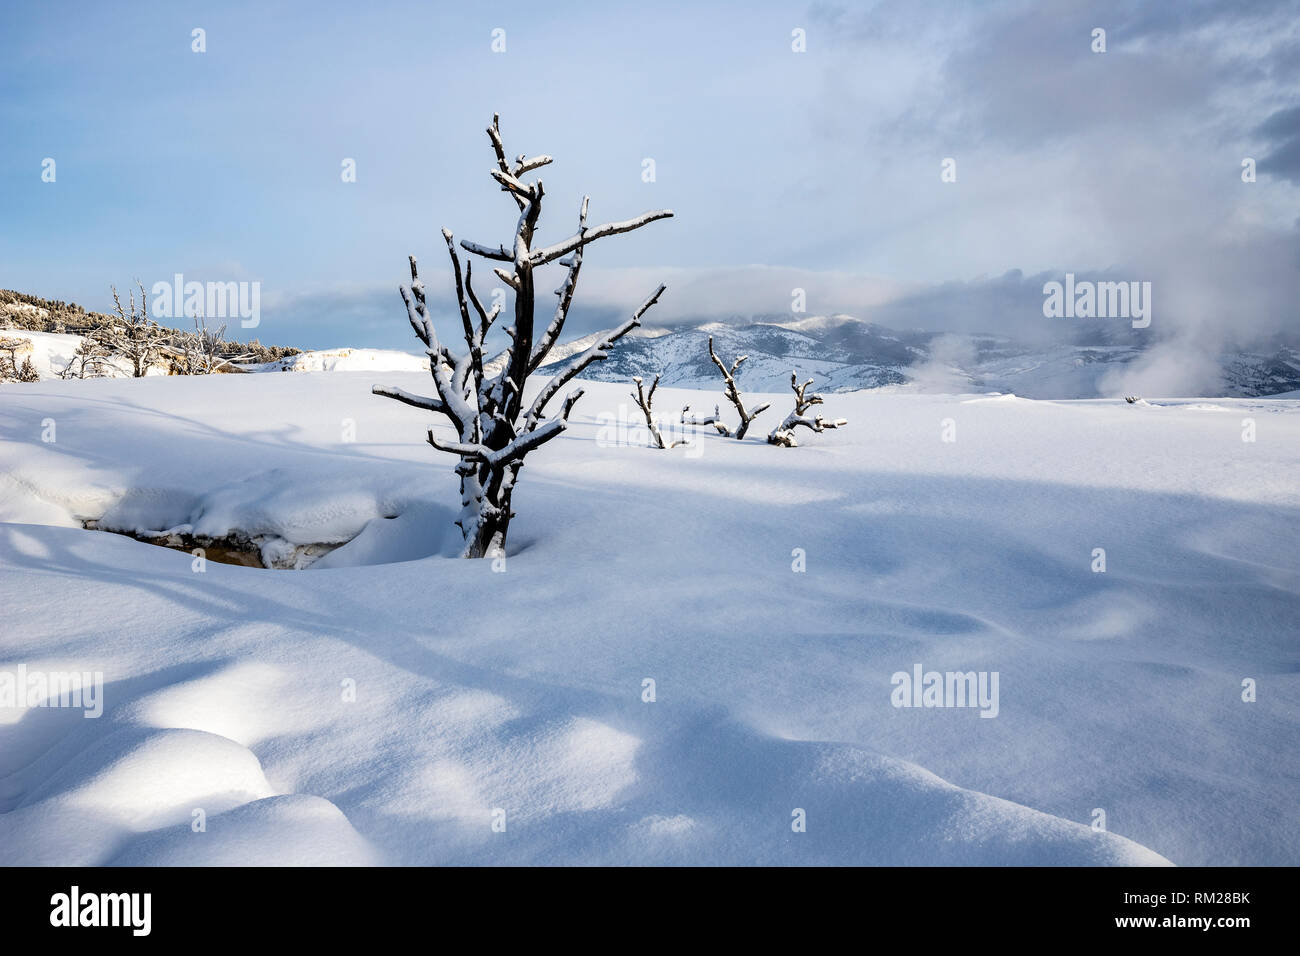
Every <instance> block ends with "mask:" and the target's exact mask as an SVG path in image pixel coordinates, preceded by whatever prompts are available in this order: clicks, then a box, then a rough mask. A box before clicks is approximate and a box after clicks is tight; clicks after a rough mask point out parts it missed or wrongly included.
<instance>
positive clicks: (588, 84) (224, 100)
mask: <svg viewBox="0 0 1300 956" xmlns="http://www.w3.org/2000/svg"><path fill="white" fill-rule="evenodd" d="M1298 24H1300V15H1297V8H1296V5H1295V4H1293V3H1279V2H1274V3H1260V4H1251V3H1204V2H1191V3H1186V4H1171V5H1168V7H1167V8H1166V5H1163V4H1128V3H1072V2H1047V3H1033V4H1028V3H1025V4H1021V3H1005V4H992V3H990V4H971V5H947V4H924V3H889V2H884V3H876V4H853V5H850V6H845V7H836V6H833V5H827V4H814V5H808V4H791V3H768V4H764V3H736V4H723V3H700V4H680V5H675V4H665V3H655V4H648V5H640V4H617V5H615V4H594V3H593V4H536V3H531V4H505V3H498V4H491V5H486V4H445V3H431V2H422V3H369V4H360V3H338V4H331V3H311V4H307V3H303V4H274V5H272V4H261V3H241V2H223V3H219V4H218V3H211V4H209V3H184V2H166V3H131V4H103V3H60V2H51V3H40V4H26V5H16V4H6V5H5V6H4V8H3V11H2V12H0V90H2V91H3V95H2V96H0V128H3V130H4V133H5V135H4V136H3V137H2V138H0V199H2V203H0V287H6V288H15V289H19V290H22V291H27V292H32V293H35V294H38V295H42V296H45V297H48V298H62V299H70V300H74V301H77V302H79V303H81V304H82V305H84V306H86V307H88V308H94V309H101V310H102V309H106V308H107V306H108V304H109V302H110V300H109V296H108V288H109V285H110V283H116V284H117V285H118V286H119V287H121V286H124V285H126V284H127V283H129V282H130V281H131V280H132V279H133V278H136V277H138V278H140V279H141V280H142V281H143V282H144V283H145V285H146V286H150V285H152V283H153V282H154V281H157V280H159V279H164V280H166V279H170V277H171V276H172V275H173V274H174V273H177V272H180V273H183V274H184V275H185V277H186V278H187V279H192V280H199V281H209V280H212V281H227V280H241V279H243V280H256V281H259V282H260V283H261V286H262V303H263V305H262V316H263V318H262V325H261V327H260V328H259V329H258V330H257V331H256V334H257V335H258V336H259V337H260V338H261V339H262V341H264V342H276V343H283V344H293V345H299V346H307V347H325V346H332V345H340V344H353V345H375V346H384V347H398V348H410V347H411V345H412V342H410V341H408V339H409V329H408V328H406V326H405V322H404V314H403V310H402V307H401V303H400V300H399V299H398V296H397V293H396V291H395V289H396V286H397V284H398V283H399V282H401V281H403V280H404V279H405V278H406V276H405V260H406V256H407V255H408V254H410V253H415V254H416V255H418V256H419V257H420V258H421V261H422V263H423V264H424V267H425V269H426V270H427V271H428V272H430V278H429V284H430V286H431V288H432V289H434V290H437V289H438V288H440V285H439V283H440V282H442V281H445V274H446V269H445V253H444V252H442V248H441V241H440V237H439V235H438V230H439V229H440V228H441V227H442V226H444V225H445V226H448V227H450V228H451V229H452V230H453V231H454V232H455V233H456V235H457V237H458V238H472V239H475V240H478V241H482V242H497V241H501V240H505V239H508V237H509V236H510V234H511V230H512V228H513V224H514V219H515V212H514V207H513V205H512V204H511V203H510V202H509V200H508V199H507V198H506V197H505V196H504V195H502V194H501V193H499V192H498V191H497V190H496V187H495V184H494V183H493V182H492V181H491V180H490V179H489V177H488V174H487V173H488V169H489V168H490V166H491V164H492V162H491V160H492V154H491V151H490V148H489V145H488V141H487V137H486V136H485V134H484V132H483V130H484V127H485V126H486V125H487V123H488V121H489V120H490V118H491V116H492V114H493V112H499V113H500V114H501V123H502V131H503V134H504V136H505V139H506V147H507V149H508V150H509V151H510V153H511V155H512V156H513V155H514V154H516V153H520V152H526V153H528V154H530V155H531V154H534V153H539V152H546V153H550V154H552V155H553V156H555V157H556V163H555V164H554V165H553V166H551V167H548V168H546V169H544V170H542V171H541V173H540V175H541V176H542V178H543V179H544V180H545V183H546V187H547V194H548V197H549V198H548V200H547V205H546V209H545V212H544V215H543V226H542V237H543V239H552V238H559V237H561V236H562V235H565V234H567V233H569V232H571V231H572V229H573V227H574V224H575V221H576V214H577V208H578V203H579V200H580V198H581V196H582V194H583V193H589V194H590V195H591V197H592V210H591V217H592V219H593V220H598V221H599V220H604V219H621V218H625V217H627V216H630V215H634V214H636V213H638V212H640V211H642V210H645V209H650V208H658V207H670V208H673V209H674V210H675V211H676V213H677V216H676V218H675V219H673V220H669V221H667V222H661V223H655V224H653V225H651V226H649V227H647V228H646V229H645V230H643V231H641V232H639V233H636V234H634V235H631V236H623V237H617V238H614V239H609V240H605V241H604V242H601V243H599V244H597V245H596V246H593V247H592V250H591V251H590V252H589V254H588V258H587V265H586V268H585V269H584V278H583V285H582V286H581V287H580V289H579V295H578V303H579V306H577V307H575V312H574V323H573V324H574V328H575V331H582V330H588V329H591V328H595V327H599V326H601V325H603V324H609V322H611V321H612V320H613V319H614V318H615V317H617V316H618V315H619V314H621V313H622V312H625V311H627V310H628V309H630V308H632V307H634V306H635V304H636V303H637V302H639V301H640V298H641V297H643V295H644V294H645V292H647V291H649V289H651V288H653V286H654V285H655V284H656V282H657V281H659V280H660V279H661V278H662V279H663V280H664V281H667V282H668V283H669V293H668V295H667V296H665V298H664V300H663V308H662V309H660V310H659V315H658V320H659V321H679V320H685V319H696V318H719V319H724V320H725V319H728V318H731V317H734V316H742V315H750V314H762V313H780V312H787V311H788V310H789V307H790V293H791V289H792V288H794V287H796V286H798V287H803V288H806V289H807V296H808V308H809V311H810V312H814V313H815V312H834V311H847V312H851V313H854V314H859V315H862V316H864V317H867V318H875V319H876V320H879V321H887V320H895V321H898V322H900V323H901V322H904V321H905V322H906V324H909V325H923V326H930V327H935V328H939V327H945V328H946V327H953V328H963V327H980V328H982V329H985V330H988V331H998V330H999V329H1001V328H1014V327H1019V326H1023V325H1025V324H1026V323H1032V322H1036V321H1041V312H1038V311H1037V310H1038V308H1039V306H1040V305H1041V285H1042V275H1043V274H1051V275H1054V276H1056V277H1059V276H1060V275H1061V274H1063V273H1064V272H1066V271H1073V272H1076V273H1079V274H1084V273H1089V272H1099V271H1109V272H1111V273H1112V274H1122V275H1123V277H1125V278H1132V279H1145V280H1154V281H1155V283H1156V287H1157V289H1158V290H1160V291H1158V293H1157V294H1158V296H1159V298H1157V303H1161V301H1162V300H1163V305H1164V309H1163V312H1161V313H1158V314H1157V321H1158V322H1162V321H1163V324H1167V325H1173V326H1178V327H1180V328H1183V329H1185V330H1189V332H1195V333H1196V334H1200V335H1211V334H1212V335H1214V336H1216V337H1219V338H1222V337H1224V336H1226V335H1230V334H1232V333H1233V332H1234V330H1240V329H1243V328H1248V329H1251V330H1259V331H1269V330H1272V329H1274V328H1284V327H1286V325H1287V323H1289V322H1292V321H1293V319H1294V315H1295V306H1294V303H1295V301H1296V294H1297V291H1300V288H1298V283H1297V275H1298V273H1297V268H1298V267H1300V241H1297V219H1298V218H1300V198H1298V197H1300V192H1298V190H1297V182H1298V181H1300V149H1298V148H1297V143H1300V111H1297V109H1296V107H1297V104H1300V98H1298V97H1297V77H1300V54H1298V51H1300V33H1298V29H1300V28H1298ZM1094 26H1102V27H1104V28H1106V29H1107V31H1108V37H1107V40H1108V50H1107V52H1106V53H1105V54H1096V53H1093V52H1092V51H1091V50H1090V34H1091V30H1092V28H1093V27H1094ZM196 27H201V28H203V29H204V30H205V31H206V45H207V50H206V52H205V53H201V54H199V53H194V52H192V50H191V31H192V30H193V29H194V28H196ZM494 28H501V29H504V30H505V37H506V51H505V52H504V53H494V52H493V51H492V49H491V42H492V31H493V29H494ZM795 28H801V29H803V30H805V31H806V34H807V52H805V53H795V52H793V51H792V49H791V31H792V30H793V29H795ZM1247 156H1249V157H1254V158H1256V159H1257V161H1258V162H1259V174H1258V181H1257V182H1256V183H1254V184H1250V185H1247V184H1243V183H1242V182H1241V180H1240V162H1241V159H1242V157H1247ZM45 157H52V158H54V159H55V161H56V163H57V180H56V182H54V183H44V182H42V181H41V176H40V174H41V163H42V160H43V159H44V158H45ZM647 157H649V158H652V159H653V160H654V161H655V164H656V181H655V182H653V183H646V182H643V181H642V176H641V173H642V163H643V160H644V159H645V158H647ZM945 157H954V158H956V160H957V169H958V177H957V182H956V183H943V182H941V180H940V163H941V161H942V160H943V159H944V158H945ZM345 158H352V159H355V160H356V163H357V182H355V183H344V182H342V181H341V178H340V164H341V162H342V161H343V160H344V159H345ZM446 304H447V305H450V303H446ZM1157 308H1158V309H1159V308H1160V305H1159V304H1158V305H1157Z"/></svg>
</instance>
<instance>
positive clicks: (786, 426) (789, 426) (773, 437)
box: [767, 372, 849, 448]
mask: <svg viewBox="0 0 1300 956" xmlns="http://www.w3.org/2000/svg"><path fill="white" fill-rule="evenodd" d="M812 383H813V380H812V379H808V381H806V382H804V383H803V384H802V385H800V384H799V375H798V373H797V372H791V373H790V387H791V388H792V389H794V411H792V412H791V413H790V414H789V415H787V416H785V421H783V422H782V423H781V424H780V425H777V426H776V427H775V428H773V429H772V431H771V432H770V433H769V434H768V436H767V440H768V443H769V444H772V445H782V446H784V447H786V448H795V447H797V446H798V444H799V443H798V442H797V441H795V437H794V430H795V429H796V428H797V427H799V426H800V425H802V426H804V427H805V428H810V429H812V430H813V431H815V432H820V431H824V430H825V429H827V428H841V427H843V426H844V425H847V424H848V423H849V422H848V419H845V418H835V419H830V420H827V419H825V418H822V416H821V415H820V414H819V415H815V416H814V417H812V418H808V417H807V415H806V414H805V412H807V411H808V409H810V408H812V407H813V406H814V405H821V404H822V397H821V396H820V395H809V394H808V389H809V388H810V387H811V386H812Z"/></svg>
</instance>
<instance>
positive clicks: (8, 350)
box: [0, 336, 41, 382]
mask: <svg viewBox="0 0 1300 956" xmlns="http://www.w3.org/2000/svg"><path fill="white" fill-rule="evenodd" d="M31 347H32V342H31V339H24V338H19V337H16V336H6V337H4V338H0V382H39V381H40V379H41V377H40V375H39V374H38V373H37V371H36V369H35V368H34V367H33V366H32V359H31V356H24V357H23V360H22V363H21V364H19V362H18V353H19V352H20V351H27V350H29V349H31Z"/></svg>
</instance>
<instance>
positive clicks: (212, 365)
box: [187, 319, 253, 375]
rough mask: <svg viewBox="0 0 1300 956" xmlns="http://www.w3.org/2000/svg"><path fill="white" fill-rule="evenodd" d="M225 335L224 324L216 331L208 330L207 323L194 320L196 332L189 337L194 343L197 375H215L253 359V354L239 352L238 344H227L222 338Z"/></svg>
mask: <svg viewBox="0 0 1300 956" xmlns="http://www.w3.org/2000/svg"><path fill="white" fill-rule="evenodd" d="M225 334H226V326H225V324H224V323H223V324H222V325H221V327H220V328H217V329H215V330H214V329H210V328H208V324H207V322H206V321H204V320H202V319H195V320H194V332H193V333H191V334H190V335H188V336H187V337H188V338H189V340H190V341H191V342H192V343H193V348H194V353H195V359H194V364H195V367H196V372H195V374H198V375H214V374H216V373H217V372H220V371H223V370H225V369H228V368H230V367H231V366H233V365H234V364H235V363H236V362H247V361H248V360H249V359H251V358H252V357H253V355H252V353H251V352H242V351H238V344H237V343H234V342H227V341H226V340H225V339H224V338H222V336H224V335H225Z"/></svg>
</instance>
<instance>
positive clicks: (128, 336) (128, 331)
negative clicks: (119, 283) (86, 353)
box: [102, 284, 169, 378]
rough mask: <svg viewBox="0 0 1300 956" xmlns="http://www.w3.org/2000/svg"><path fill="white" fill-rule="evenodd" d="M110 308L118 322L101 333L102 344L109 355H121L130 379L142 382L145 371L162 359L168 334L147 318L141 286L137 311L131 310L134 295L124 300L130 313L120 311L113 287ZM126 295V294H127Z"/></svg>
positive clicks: (147, 311) (142, 286)
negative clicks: (125, 361)
mask: <svg viewBox="0 0 1300 956" xmlns="http://www.w3.org/2000/svg"><path fill="white" fill-rule="evenodd" d="M112 288H113V307H114V310H115V311H116V312H117V317H118V319H120V320H121V321H120V322H115V323H114V324H113V326H112V327H111V328H110V329H107V330H105V334H104V336H103V339H102V341H103V342H104V344H105V345H107V346H108V348H109V349H111V350H112V351H113V352H115V353H117V354H118V355H121V356H122V357H123V358H125V359H126V360H127V361H128V362H130V363H131V375H132V376H133V377H134V378H143V377H144V375H145V373H146V372H148V371H149V367H150V366H151V365H153V363H154V361H155V360H157V359H158V358H159V356H161V355H162V353H163V350H164V347H165V345H166V343H167V336H168V334H169V333H168V332H167V330H166V329H164V328H163V327H162V326H160V325H158V323H156V322H154V321H153V320H152V319H150V318H149V308H148V304H147V303H148V300H147V299H146V298H145V294H144V285H143V284H141V285H140V311H139V312H137V311H136V308H135V293H134V292H131V293H130V297H129V299H128V301H129V303H130V311H129V312H128V311H127V310H125V309H123V308H122V300H121V299H120V298H118V295H117V287H116V286H113V287H112ZM128 291H129V290H128Z"/></svg>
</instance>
